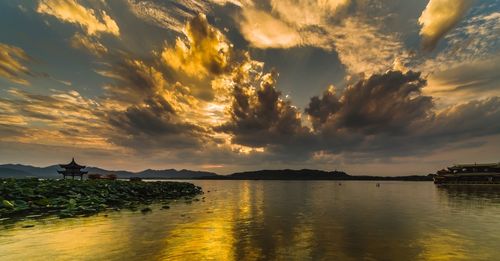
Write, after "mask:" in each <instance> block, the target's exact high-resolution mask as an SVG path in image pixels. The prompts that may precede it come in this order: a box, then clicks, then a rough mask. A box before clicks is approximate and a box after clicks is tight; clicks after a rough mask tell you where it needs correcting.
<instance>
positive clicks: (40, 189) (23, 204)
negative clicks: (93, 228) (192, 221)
mask: <svg viewBox="0 0 500 261" xmlns="http://www.w3.org/2000/svg"><path fill="white" fill-rule="evenodd" d="M200 194H203V191H202V189H201V187H198V186H195V185H194V184H191V183H187V182H174V181H171V182H165V181H158V182H130V181H121V180H113V181H109V180H83V181H80V180H39V179H34V178H32V179H0V220H1V221H2V222H5V221H14V222H15V221H17V220H20V219H24V218H38V217H46V216H51V215H53V216H57V217H59V218H72V217H82V216H91V215H95V214H97V213H99V212H103V211H106V210H116V211H118V210H121V209H130V210H138V208H139V206H146V207H145V208H142V209H141V212H143V213H145V212H149V211H151V209H150V208H149V207H147V206H148V205H150V204H152V203H157V202H159V203H164V204H165V205H164V208H165V209H167V208H169V206H168V205H167V204H168V202H169V201H170V200H176V199H192V198H194V197H195V196H197V195H200Z"/></svg>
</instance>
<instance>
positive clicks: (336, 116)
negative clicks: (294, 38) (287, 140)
mask: <svg viewBox="0 0 500 261" xmlns="http://www.w3.org/2000/svg"><path fill="white" fill-rule="evenodd" d="M425 84H426V80H425V79H423V78H421V76H420V73H417V72H412V71H409V72H407V73H402V72H400V71H390V72H387V73H385V74H375V75H372V76H370V78H368V79H363V80H360V81H359V82H357V83H356V84H354V85H353V86H350V87H348V88H347V89H346V90H345V91H344V93H343V94H342V96H341V97H337V96H336V95H335V94H334V93H333V91H331V90H328V91H326V92H325V93H324V94H323V96H322V97H321V98H320V97H313V98H311V102H310V103H309V106H308V107H307V108H306V110H305V111H306V113H307V114H308V115H309V116H310V119H311V121H312V123H313V126H314V128H315V130H321V131H329V130H333V131H336V130H339V129H348V130H351V131H354V132H361V133H365V134H376V133H381V132H390V133H397V132H401V131H404V130H405V129H406V128H407V127H409V126H411V125H412V124H413V123H415V122H417V121H420V120H422V119H424V118H425V117H426V116H427V114H428V113H429V110H430V109H431V108H432V98H431V97H428V96H422V95H421V88H422V87H424V86H425Z"/></svg>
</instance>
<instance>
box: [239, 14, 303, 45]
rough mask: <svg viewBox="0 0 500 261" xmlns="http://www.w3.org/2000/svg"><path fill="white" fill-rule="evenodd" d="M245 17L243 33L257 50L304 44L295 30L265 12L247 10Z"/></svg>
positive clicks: (242, 23)
mask: <svg viewBox="0 0 500 261" xmlns="http://www.w3.org/2000/svg"><path fill="white" fill-rule="evenodd" d="M243 16H244V19H243V20H242V21H241V22H240V27H241V33H242V34H243V36H244V37H245V39H246V40H247V41H249V42H250V44H251V45H253V46H255V47H257V48H290V47H293V46H297V45H300V44H301V42H302V41H301V37H300V34H299V33H298V32H297V31H296V30H295V29H293V28H292V27H290V26H289V25H287V24H286V23H284V22H283V21H281V20H279V19H277V18H274V17H273V16H272V15H270V14H268V13H266V12H264V11H259V10H255V9H253V8H246V9H244V11H243Z"/></svg>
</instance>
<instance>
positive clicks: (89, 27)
mask: <svg viewBox="0 0 500 261" xmlns="http://www.w3.org/2000/svg"><path fill="white" fill-rule="evenodd" d="M37 12H38V13H41V14H47V15H52V16H54V17H56V18H58V19H59V20H61V21H65V22H68V23H73V24H78V25H80V26H81V27H82V28H83V29H85V30H86V33H87V34H88V35H98V34H100V33H109V34H112V35H116V36H119V35H120V28H119V27H118V25H117V24H116V22H115V20H113V18H111V17H110V16H109V15H108V14H107V13H106V11H101V12H100V13H96V12H95V11H94V10H93V9H89V8H85V7H84V6H82V5H80V4H79V3H78V2H77V1H76V0H41V1H40V3H39V4H38V7H37Z"/></svg>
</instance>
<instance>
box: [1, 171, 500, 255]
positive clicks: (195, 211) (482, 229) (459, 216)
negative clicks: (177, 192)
mask: <svg viewBox="0 0 500 261" xmlns="http://www.w3.org/2000/svg"><path fill="white" fill-rule="evenodd" d="M195 183H196V184H197V185H199V186H202V187H203V188H204V190H205V191H208V190H210V191H211V192H210V193H206V194H205V195H203V196H202V197H206V198H205V199H204V200H202V201H198V202H194V203H193V204H186V203H184V202H183V201H178V202H173V203H172V206H171V209H169V210H159V209H160V206H155V207H154V208H153V209H154V210H153V213H151V214H148V215H142V214H140V213H130V212H113V213H108V217H104V216H103V215H100V216H96V217H90V218H85V219H74V220H52V221H43V222H40V223H37V224H36V226H35V227H34V228H27V229H23V228H21V225H22V224H19V225H17V226H16V227H15V228H11V229H3V230H1V231H0V259H2V260H28V259H29V260H37V259H39V260H42V259H46V258H47V257H53V258H55V259H58V260H74V259H75V257H76V259H80V260H95V259H96V257H98V258H99V259H105V260H124V259H126V260H264V259H272V260H331V259H337V260H340V259H341V260H408V259H410V260H414V259H423V260H428V259H435V260H461V259H463V260H466V259H474V260H488V259H494V258H495V257H496V252H497V246H496V245H497V242H500V238H499V236H500V222H499V220H500V207H499V204H498V203H500V202H499V199H500V191H498V189H490V188H486V187H484V188H480V189H472V190H471V189H470V188H469V189H467V190H464V189H462V188H460V189H458V188H448V189H443V188H436V187H435V186H434V185H433V184H432V183H428V182H420V183H419V182H385V183H382V184H381V186H380V187H377V186H376V185H375V184H376V183H375V182H344V183H343V185H342V186H338V185H337V183H336V182H329V181H195Z"/></svg>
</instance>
